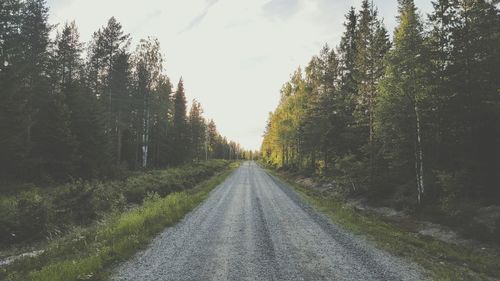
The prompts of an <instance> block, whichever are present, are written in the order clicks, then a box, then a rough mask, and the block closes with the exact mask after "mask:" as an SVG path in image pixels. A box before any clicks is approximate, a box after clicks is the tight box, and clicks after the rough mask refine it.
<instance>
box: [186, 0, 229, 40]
mask: <svg viewBox="0 0 500 281" xmlns="http://www.w3.org/2000/svg"><path fill="white" fill-rule="evenodd" d="M218 1H219V0H207V3H206V5H205V7H204V8H203V11H201V13H199V14H198V15H197V16H196V17H194V18H193V19H192V20H191V22H189V24H188V26H187V27H186V28H184V29H183V30H181V31H180V32H179V33H183V32H186V31H188V30H191V29H193V28H195V27H196V26H198V25H199V24H200V23H201V22H202V21H203V19H204V18H205V17H206V16H207V14H208V11H209V10H210V8H211V7H212V6H213V5H215V3H217V2H218Z"/></svg>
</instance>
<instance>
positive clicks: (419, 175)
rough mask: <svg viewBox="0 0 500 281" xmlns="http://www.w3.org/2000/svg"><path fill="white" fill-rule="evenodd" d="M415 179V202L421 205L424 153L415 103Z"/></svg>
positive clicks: (418, 113) (418, 114) (418, 115)
mask: <svg viewBox="0 0 500 281" xmlns="http://www.w3.org/2000/svg"><path fill="white" fill-rule="evenodd" d="M414 109H415V134H416V142H415V177H416V181H417V192H418V194H417V200H418V204H421V203H422V196H423V195H424V191H425V189H424V152H423V149H422V135H421V128H420V112H419V110H418V105H417V102H416V101H415V107H414Z"/></svg>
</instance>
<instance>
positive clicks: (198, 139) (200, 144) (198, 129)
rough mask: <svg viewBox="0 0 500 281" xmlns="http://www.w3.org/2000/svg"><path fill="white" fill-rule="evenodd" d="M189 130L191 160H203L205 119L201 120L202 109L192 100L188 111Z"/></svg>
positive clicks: (205, 131) (205, 130)
mask: <svg viewBox="0 0 500 281" xmlns="http://www.w3.org/2000/svg"><path fill="white" fill-rule="evenodd" d="M188 122H189V128H190V138H189V139H190V141H191V145H190V151H191V156H192V158H193V159H196V160H198V161H199V160H202V159H205V148H206V143H205V141H206V135H207V128H206V124H205V119H204V118H203V109H202V108H201V104H200V103H199V102H198V101H196V100H193V102H192V104H191V110H190V111H189V120H188Z"/></svg>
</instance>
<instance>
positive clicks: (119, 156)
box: [116, 111, 122, 165]
mask: <svg viewBox="0 0 500 281" xmlns="http://www.w3.org/2000/svg"><path fill="white" fill-rule="evenodd" d="M120 115H121V112H120V111H118V117H117V121H116V163H117V164H118V165H120V163H121V161H122V128H121V126H120Z"/></svg>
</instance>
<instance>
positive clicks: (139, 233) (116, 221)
mask: <svg viewBox="0 0 500 281" xmlns="http://www.w3.org/2000/svg"><path fill="white" fill-rule="evenodd" d="M238 166H239V163H237V162H234V163H232V164H231V165H230V166H229V167H228V169H226V170H225V171H224V172H222V173H220V174H218V175H216V176H214V177H212V178H210V179H209V180H207V181H205V182H203V183H202V184H200V185H198V186H197V187H196V188H194V189H191V190H186V191H183V192H176V193H172V194H170V195H168V196H166V197H164V198H160V197H159V196H158V195H155V196H150V197H149V198H147V199H146V200H145V202H144V204H143V205H142V206H141V207H138V208H136V209H133V210H130V211H127V212H125V213H123V214H121V215H117V216H115V217H111V218H109V219H107V220H106V221H105V222H104V223H102V224H101V225H98V226H95V227H93V228H91V229H83V230H82V231H80V232H76V233H74V234H73V235H71V236H69V237H66V238H64V239H60V240H58V241H55V242H53V243H52V244H51V245H50V246H49V247H48V248H47V249H46V251H45V252H44V253H43V254H42V255H40V256H38V257H34V258H25V259H22V260H19V261H16V262H15V263H13V264H12V265H10V266H9V267H7V268H5V269H3V271H4V272H3V273H2V272H0V277H2V275H3V277H4V278H5V280H9V281H14V280H16V281H17V280H33V281H73V280H107V279H109V272H108V271H107V269H109V268H110V266H112V265H114V264H116V263H118V262H120V261H124V260H127V259H128V258H130V257H131V256H132V255H133V254H134V253H136V252H137V251H138V250H140V249H141V248H143V247H144V246H145V245H147V244H148V243H149V242H150V241H151V239H152V238H153V237H155V236H156V235H157V234H158V233H159V232H161V231H162V230H163V229H164V228H165V227H167V226H170V225H172V224H174V223H176V222H177V221H179V220H180V219H182V218H183V217H184V215H185V214H186V213H188V212H189V211H191V210H192V209H194V208H195V207H196V206H197V205H198V204H200V203H201V202H202V201H203V200H204V199H205V198H206V197H207V196H208V194H209V192H210V191H211V190H212V189H214V188H215V187H216V186H218V185H219V184H220V183H222V182H223V181H224V179H225V178H226V177H227V176H229V174H230V173H231V172H232V171H233V170H234V169H235V168H237V167H238ZM0 279H2V278H0Z"/></svg>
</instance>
